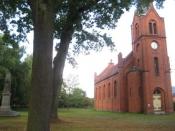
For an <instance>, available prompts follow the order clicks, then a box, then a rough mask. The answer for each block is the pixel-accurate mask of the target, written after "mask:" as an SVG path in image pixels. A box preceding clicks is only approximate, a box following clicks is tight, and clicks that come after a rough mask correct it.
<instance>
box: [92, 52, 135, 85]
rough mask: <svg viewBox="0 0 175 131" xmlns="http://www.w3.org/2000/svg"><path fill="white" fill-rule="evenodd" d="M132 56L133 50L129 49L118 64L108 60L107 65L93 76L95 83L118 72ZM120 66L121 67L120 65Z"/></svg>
mask: <svg viewBox="0 0 175 131" xmlns="http://www.w3.org/2000/svg"><path fill="white" fill-rule="evenodd" d="M132 58H133V52H132V51H131V52H130V53H129V54H128V55H127V56H126V58H124V59H122V60H121V61H120V62H119V63H118V64H114V63H112V62H110V63H109V64H108V66H107V67H106V68H105V69H104V70H103V71H102V73H100V74H99V75H97V76H95V83H98V82H101V81H103V80H105V79H107V78H109V77H111V76H113V75H115V74H118V73H119V69H121V68H122V67H124V66H125V65H127V64H128V62H130V60H132ZM121 66H122V67H121Z"/></svg>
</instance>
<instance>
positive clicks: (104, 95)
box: [103, 85, 106, 99]
mask: <svg viewBox="0 0 175 131" xmlns="http://www.w3.org/2000/svg"><path fill="white" fill-rule="evenodd" d="M105 97H106V96H105V85H104V86H103V99H105Z"/></svg>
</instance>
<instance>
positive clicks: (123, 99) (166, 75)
mask: <svg viewBox="0 0 175 131" xmlns="http://www.w3.org/2000/svg"><path fill="white" fill-rule="evenodd" d="M131 32H132V51H131V52H130V53H129V54H128V55H127V56H126V58H123V57H122V53H119V54H118V64H114V63H112V62H110V63H109V65H108V66H107V67H106V68H105V69H104V70H103V71H102V73H100V74H99V75H96V74H95V82H94V84H95V91H94V92H95V109H96V110H104V111H116V112H144V113H158V112H162V113H170V112H173V106H172V87H171V78H170V65H169V58H168V54H167V44H166V34H165V25H164V18H162V17H160V16H159V15H158V13H157V12H156V10H155V9H154V7H153V5H151V6H150V7H149V9H148V10H147V11H146V13H145V14H142V15H140V14H138V13H135V15H134V18H133V22H132V25H131Z"/></svg>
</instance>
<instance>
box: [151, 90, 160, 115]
mask: <svg viewBox="0 0 175 131" xmlns="http://www.w3.org/2000/svg"><path fill="white" fill-rule="evenodd" d="M161 97H162V96H161V92H160V90H155V91H154V93H153V109H154V112H157V111H162V98H161Z"/></svg>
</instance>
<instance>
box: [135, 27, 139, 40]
mask: <svg viewBox="0 0 175 131" xmlns="http://www.w3.org/2000/svg"><path fill="white" fill-rule="evenodd" d="M135 35H136V37H138V36H139V25H138V24H135Z"/></svg>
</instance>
